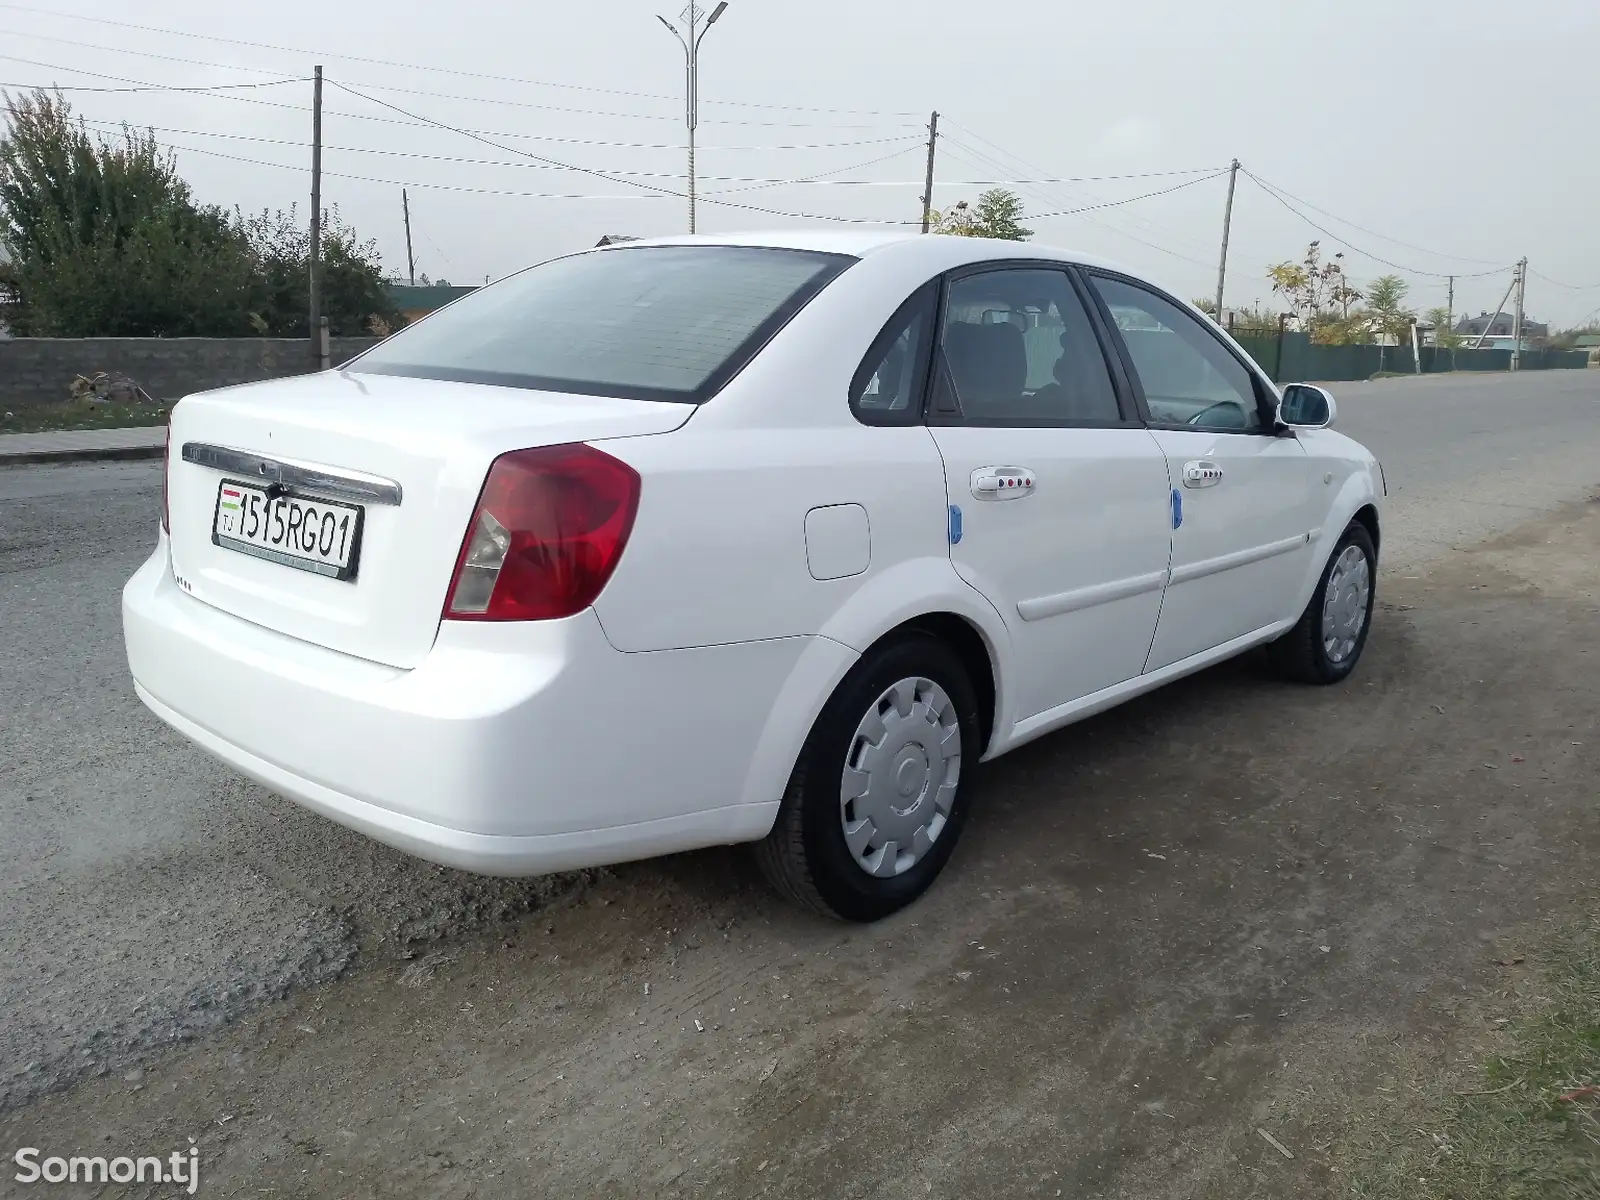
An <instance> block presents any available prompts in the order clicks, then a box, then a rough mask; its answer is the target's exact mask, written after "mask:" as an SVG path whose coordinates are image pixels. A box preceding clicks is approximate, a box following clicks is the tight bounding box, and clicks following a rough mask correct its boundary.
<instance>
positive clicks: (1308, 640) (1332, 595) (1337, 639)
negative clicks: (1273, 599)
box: [1268, 521, 1378, 684]
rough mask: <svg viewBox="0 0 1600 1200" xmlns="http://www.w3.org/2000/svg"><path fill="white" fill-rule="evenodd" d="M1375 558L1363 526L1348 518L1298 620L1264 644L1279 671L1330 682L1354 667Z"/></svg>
mask: <svg viewBox="0 0 1600 1200" xmlns="http://www.w3.org/2000/svg"><path fill="white" fill-rule="evenodd" d="M1377 563H1378V552H1377V549H1376V547H1374V546H1373V544H1372V535H1371V534H1370V533H1368V532H1367V527H1366V526H1365V525H1363V524H1361V522H1360V521H1352V522H1350V525H1349V526H1348V527H1347V528H1346V529H1345V531H1344V533H1343V534H1342V535H1340V537H1339V542H1338V544H1337V545H1336V546H1334V548H1333V553H1332V554H1331V555H1330V556H1329V558H1328V562H1327V565H1326V566H1324V567H1323V568H1322V578H1321V579H1319V580H1318V581H1317V586H1316V590H1315V591H1313V592H1312V593H1311V600H1310V602H1309V603H1308V604H1307V605H1306V609H1305V612H1303V613H1301V614H1300V620H1299V621H1298V622H1297V623H1296V624H1295V627H1294V628H1293V629H1291V630H1290V631H1289V632H1288V633H1286V634H1284V635H1283V636H1282V637H1281V638H1279V639H1278V640H1277V641H1275V642H1273V643H1272V644H1271V645H1270V646H1269V647H1268V651H1269V653H1270V655H1271V657H1272V662H1273V665H1274V666H1276V667H1277V668H1278V670H1279V671H1280V672H1282V673H1283V674H1284V675H1286V676H1288V677H1289V678H1290V679H1297V680H1299V681H1301V682H1303V683H1322V684H1328V683H1338V682H1339V681H1340V680H1341V679H1344V678H1345V677H1346V676H1347V675H1349V674H1350V672H1351V671H1353V670H1355V666H1356V662H1357V660H1358V659H1360V657H1361V651H1362V650H1363V649H1365V648H1366V645H1367V631H1368V629H1369V628H1371V625H1372V603H1373V597H1374V596H1375V595H1376V589H1375V588H1374V586H1373V585H1374V581H1375V578H1376V575H1377V570H1376V568H1377Z"/></svg>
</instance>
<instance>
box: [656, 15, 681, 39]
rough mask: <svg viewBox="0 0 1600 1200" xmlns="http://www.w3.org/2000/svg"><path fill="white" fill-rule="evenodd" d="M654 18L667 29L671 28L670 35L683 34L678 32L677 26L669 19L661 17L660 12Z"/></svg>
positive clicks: (679, 35) (678, 35) (677, 35)
mask: <svg viewBox="0 0 1600 1200" xmlns="http://www.w3.org/2000/svg"><path fill="white" fill-rule="evenodd" d="M656 20H658V21H660V22H661V23H662V24H663V25H665V26H666V27H667V28H668V29H670V30H672V36H673V37H682V36H683V35H682V34H680V33H679V32H678V27H677V26H676V25H674V24H673V23H672V22H671V21H669V20H667V19H666V18H665V17H663V16H662V15H661V14H660V13H657V14H656Z"/></svg>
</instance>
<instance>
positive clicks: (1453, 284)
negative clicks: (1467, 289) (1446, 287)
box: [1444, 275, 1456, 333]
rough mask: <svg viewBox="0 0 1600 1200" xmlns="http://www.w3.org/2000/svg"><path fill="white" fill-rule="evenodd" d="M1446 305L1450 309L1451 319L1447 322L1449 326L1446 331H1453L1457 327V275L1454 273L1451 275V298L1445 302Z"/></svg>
mask: <svg viewBox="0 0 1600 1200" xmlns="http://www.w3.org/2000/svg"><path fill="white" fill-rule="evenodd" d="M1444 306H1445V307H1446V308H1448V309H1449V310H1450V320H1449V321H1448V322H1446V325H1447V328H1446V329H1445V330H1444V332H1446V333H1451V332H1453V331H1454V330H1455V327H1456V277H1455V276H1454V275H1452V276H1450V298H1449V299H1448V300H1446V301H1445V302H1444Z"/></svg>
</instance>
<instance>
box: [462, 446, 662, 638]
mask: <svg viewBox="0 0 1600 1200" xmlns="http://www.w3.org/2000/svg"><path fill="white" fill-rule="evenodd" d="M638 511H639V474H638V472H637V471H635V470H634V469H633V468H632V467H630V466H628V464H627V463H624V462H620V461H618V460H617V459H615V458H612V457H611V455H609V454H606V453H604V452H602V451H599V450H596V449H594V447H592V446H585V445H582V444H581V443H580V444H575V445H568V446H541V447H539V448H537V449H533V450H514V451H512V452H511V453H509V454H502V455H501V456H500V457H499V458H497V459H495V460H494V463H493V464H492V465H491V466H490V468H489V478H488V479H487V480H486V481H485V482H484V485H483V492H482V494H481V495H479V497H478V507H477V509H476V510H474V512H473V514H472V523H471V524H470V525H468V526H467V536H466V539H465V540H464V541H463V542H462V545H461V554H460V555H459V556H458V557H457V559H456V571H455V576H454V577H453V578H452V579H451V581H450V598H449V600H448V601H447V602H446V604H445V610H444V615H445V617H446V618H448V619H452V620H460V621H548V620H551V619H554V618H556V617H570V616H572V615H573V614H574V613H578V612H582V611H583V610H584V609H586V608H588V607H589V605H591V604H593V603H594V600H595V597H596V596H598V595H599V594H600V589H601V588H603V587H605V585H606V581H607V580H608V579H610V578H611V572H612V571H614V570H615V569H616V566H617V560H618V559H620V558H621V557H622V550H623V547H625V546H626V545H627V544H628V534H629V533H630V532H631V531H632V529H633V518H634V515H635V514H636V513H637V512H638Z"/></svg>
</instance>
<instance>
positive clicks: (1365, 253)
mask: <svg viewBox="0 0 1600 1200" xmlns="http://www.w3.org/2000/svg"><path fill="white" fill-rule="evenodd" d="M1243 174H1245V175H1246V176H1248V177H1249V178H1250V179H1251V180H1253V181H1254V182H1255V184H1256V186H1257V187H1259V188H1260V189H1261V190H1262V191H1264V192H1266V193H1267V195H1269V196H1271V197H1272V198H1273V199H1274V200H1276V201H1277V202H1278V203H1279V204H1281V205H1283V206H1284V207H1285V208H1287V209H1288V210H1289V211H1290V212H1292V213H1293V214H1294V215H1295V216H1297V217H1299V218H1300V219H1301V220H1302V221H1304V222H1305V223H1306V224H1307V225H1309V226H1311V228H1313V229H1315V230H1317V231H1318V232H1319V233H1321V234H1323V235H1324V236H1326V237H1330V238H1332V239H1333V240H1334V241H1335V242H1337V243H1338V244H1339V245H1341V246H1344V247H1345V248H1346V249H1348V250H1354V251H1355V252H1356V253H1357V254H1359V255H1361V256H1362V257H1363V258H1370V259H1371V260H1372V261H1373V262H1379V263H1382V264H1383V265H1384V266H1386V267H1393V268H1394V269H1395V270H1397V271H1404V272H1406V273H1407V274H1408V275H1427V276H1429V277H1431V278H1433V279H1448V278H1450V273H1449V272H1445V271H1424V270H1423V269H1422V268H1420V267H1408V266H1406V265H1405V264H1403V263H1397V262H1393V261H1391V260H1390V259H1387V258H1383V257H1382V256H1380V255H1377V254H1374V253H1372V251H1370V250H1363V249H1362V248H1361V247H1360V246H1357V245H1355V244H1354V243H1353V242H1351V241H1350V240H1349V239H1348V238H1344V237H1341V236H1340V235H1339V234H1337V233H1334V232H1333V231H1332V230H1331V229H1328V228H1326V227H1325V226H1322V225H1319V224H1317V222H1315V221H1313V220H1312V219H1311V218H1310V217H1308V216H1306V214H1305V213H1303V212H1301V211H1300V210H1299V209H1298V208H1296V207H1295V206H1294V205H1292V204H1290V203H1289V202H1288V201H1287V200H1285V199H1284V198H1283V197H1282V196H1280V195H1279V194H1278V193H1277V192H1276V191H1275V190H1274V189H1273V188H1272V186H1271V185H1270V184H1268V183H1266V182H1264V181H1263V180H1262V179H1261V178H1260V177H1259V176H1257V175H1255V174H1254V173H1252V172H1251V171H1249V170H1244V171H1243ZM1506 269H1507V268H1505V267H1498V268H1496V269H1494V270H1492V271H1477V272H1475V273H1473V274H1471V275H1463V274H1461V273H1459V272H1457V273H1456V278H1457V279H1481V278H1483V277H1484V276H1485V275H1499V274H1502V273H1503V272H1504V271H1505V270H1506Z"/></svg>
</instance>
